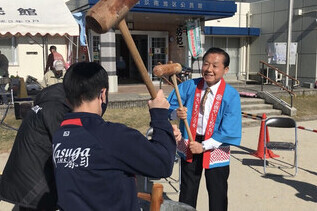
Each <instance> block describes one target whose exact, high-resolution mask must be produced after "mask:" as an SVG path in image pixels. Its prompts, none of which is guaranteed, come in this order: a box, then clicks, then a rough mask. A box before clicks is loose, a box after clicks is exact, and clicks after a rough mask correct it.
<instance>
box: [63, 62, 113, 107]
mask: <svg viewBox="0 0 317 211" xmlns="http://www.w3.org/2000/svg"><path fill="white" fill-rule="evenodd" d="M63 85H64V89H65V94H66V98H67V100H68V101H69V103H70V104H71V105H72V106H73V107H78V106H80V105H81V104H82V102H83V101H92V100H94V99H95V98H97V97H98V96H99V95H100V91H101V89H103V88H106V89H107V90H106V100H107V102H108V90H109V82H108V74H107V72H106V70H105V69H104V68H103V67H102V66H101V65H99V64H97V63H95V62H78V63H75V64H73V65H71V66H70V67H69V69H68V70H67V72H66V74H65V76H64V80H63Z"/></svg>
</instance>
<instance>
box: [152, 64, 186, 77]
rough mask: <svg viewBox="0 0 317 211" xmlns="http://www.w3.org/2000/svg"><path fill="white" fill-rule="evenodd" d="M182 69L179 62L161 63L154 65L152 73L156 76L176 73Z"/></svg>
mask: <svg viewBox="0 0 317 211" xmlns="http://www.w3.org/2000/svg"><path fill="white" fill-rule="evenodd" d="M181 71H182V66H181V65H180V64H179V63H172V64H161V65H156V66H155V67H154V69H153V73H154V75H155V76H157V77H159V78H160V77H162V76H163V75H165V76H170V75H173V74H178V73H180V72H181Z"/></svg>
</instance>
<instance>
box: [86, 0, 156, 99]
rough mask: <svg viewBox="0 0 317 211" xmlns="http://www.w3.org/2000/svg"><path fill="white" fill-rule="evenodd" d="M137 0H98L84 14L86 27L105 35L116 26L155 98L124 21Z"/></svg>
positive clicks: (150, 82)
mask: <svg viewBox="0 0 317 211" xmlns="http://www.w3.org/2000/svg"><path fill="white" fill-rule="evenodd" d="M138 1H139V0H100V1H98V2H97V4H95V5H94V6H93V7H92V8H90V9H89V10H88V12H87V14H86V25H87V27H88V28H90V29H92V30H93V31H95V32H97V33H100V34H101V33H106V32H107V31H109V30H110V29H111V28H112V27H114V26H115V25H118V28H119V29H120V31H121V33H122V36H123V39H124V40H125V42H126V44H127V46H128V48H129V50H130V53H131V55H132V57H133V60H134V62H135V64H136V66H137V67H138V70H139V72H140V74H141V77H142V79H143V81H144V83H145V85H146V87H147V89H148V91H149V93H150V95H151V97H152V99H154V98H155V97H156V94H157V93H156V89H155V87H154V85H153V83H152V80H151V79H150V77H149V75H148V71H147V69H146V67H145V65H144V63H143V60H142V58H141V56H140V53H139V51H138V49H137V47H136V45H135V43H134V41H133V38H132V36H131V34H130V32H129V29H128V26H127V24H126V22H125V20H124V17H125V15H126V14H127V13H128V12H129V10H130V9H131V8H132V7H133V6H134V5H135V4H136V3H137V2H138Z"/></svg>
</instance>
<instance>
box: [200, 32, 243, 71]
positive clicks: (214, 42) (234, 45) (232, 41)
mask: <svg viewBox="0 0 317 211" xmlns="http://www.w3.org/2000/svg"><path fill="white" fill-rule="evenodd" d="M205 39H206V41H205V50H206V51H207V50H208V49H209V48H210V47H217V48H222V49H223V50H225V51H226V52H227V53H228V54H229V56H230V65H229V72H228V74H227V75H238V73H239V62H240V60H239V58H240V55H239V52H240V51H239V49H240V38H239V37H212V36H206V37H205Z"/></svg>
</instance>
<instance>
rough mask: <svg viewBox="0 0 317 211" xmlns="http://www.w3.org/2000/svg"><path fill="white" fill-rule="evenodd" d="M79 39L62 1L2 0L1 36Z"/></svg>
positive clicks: (72, 20)
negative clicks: (48, 36) (59, 36)
mask: <svg viewBox="0 0 317 211" xmlns="http://www.w3.org/2000/svg"><path fill="white" fill-rule="evenodd" d="M48 34H49V35H52V36H54V35H61V36H63V35H69V36H78V35H79V27H78V24H77V22H76V21H75V19H74V18H73V16H72V14H71V12H70V11H69V9H68V8H67V6H66V4H65V2H64V1H63V0H1V2H0V36H1V35H2V36H3V35H22V36H24V35H32V36H34V35H42V36H44V35H48Z"/></svg>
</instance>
